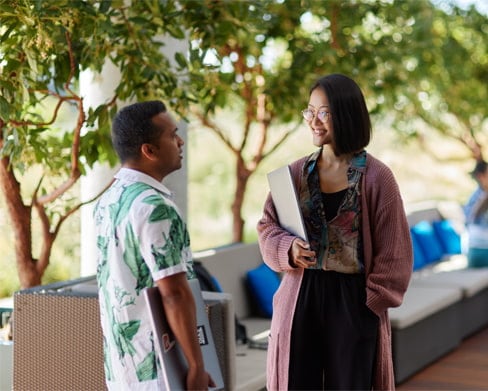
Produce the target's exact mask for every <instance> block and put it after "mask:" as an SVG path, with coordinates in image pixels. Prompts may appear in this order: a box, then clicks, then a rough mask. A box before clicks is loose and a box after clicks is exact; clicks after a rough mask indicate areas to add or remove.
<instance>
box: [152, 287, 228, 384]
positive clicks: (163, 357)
mask: <svg viewBox="0 0 488 391" xmlns="http://www.w3.org/2000/svg"><path fill="white" fill-rule="evenodd" d="M188 283H189V285H190V288H191V291H192V293H193V297H194V299H195V305H196V311H197V313H196V315H197V332H198V339H199V341H200V348H201V349H202V354H203V360H204V363H205V369H206V371H207V372H208V373H209V374H210V376H211V377H212V379H213V380H214V382H215V384H216V387H215V388H211V390H223V389H224V380H223V377H222V371H221V369H220V364H219V359H218V357H217V352H216V350H215V344H214V340H213V336H212V330H211V329H210V322H209V320H208V315H207V311H206V308H205V302H204V301H203V297H202V292H201V289H200V284H199V282H198V279H196V278H195V279H192V280H189V281H188ZM144 296H145V300H146V304H147V307H148V309H149V319H150V321H151V327H152V330H153V333H154V338H155V341H154V342H155V344H156V352H157V354H158V357H159V361H160V362H161V367H162V371H163V377H164V382H165V385H166V389H167V390H184V389H185V376H186V373H187V369H188V365H187V362H186V359H185V357H184V355H183V352H182V350H181V348H180V346H179V344H178V342H177V341H176V339H175V337H174V335H173V332H172V331H171V328H170V327H169V324H168V322H167V320H166V317H165V315H164V311H163V304H162V300H161V294H160V292H159V288H158V287H152V288H146V289H144Z"/></svg>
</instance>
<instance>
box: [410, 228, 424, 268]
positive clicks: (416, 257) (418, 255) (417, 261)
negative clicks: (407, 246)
mask: <svg viewBox="0 0 488 391" xmlns="http://www.w3.org/2000/svg"><path fill="white" fill-rule="evenodd" d="M411 237H412V246H413V270H418V269H421V268H423V267H424V266H425V264H426V261H425V255H424V252H423V250H422V248H421V247H420V244H419V242H418V241H417V238H416V236H415V235H414V234H411Z"/></svg>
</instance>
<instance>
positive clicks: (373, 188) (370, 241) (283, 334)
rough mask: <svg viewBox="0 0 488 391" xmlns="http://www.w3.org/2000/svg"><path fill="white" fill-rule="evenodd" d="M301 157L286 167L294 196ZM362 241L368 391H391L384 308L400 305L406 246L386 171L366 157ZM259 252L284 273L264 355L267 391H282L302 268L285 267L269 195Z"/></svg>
mask: <svg viewBox="0 0 488 391" xmlns="http://www.w3.org/2000/svg"><path fill="white" fill-rule="evenodd" d="M306 160H307V157H304V158H302V159H300V160H297V161H295V162H294V163H292V164H291V165H290V166H291V172H292V176H293V179H294V183H295V186H296V187H297V189H298V190H299V186H300V176H301V174H302V170H303V166H304V163H305V162H306ZM360 197H361V208H362V209H361V211H362V238H363V250H364V263H365V273H366V305H367V306H368V308H370V309H371V310H372V311H373V312H374V313H375V314H376V315H378V317H379V330H378V346H377V355H376V357H377V360H376V365H375V377H374V384H373V389H374V390H394V389H395V380H394V374H393V359H392V352H391V329H390V321H389V318H388V308H389V307H397V306H399V305H400V304H401V303H402V300H403V295H404V293H405V291H406V289H407V287H408V284H409V281H410V277H411V273H412V262H413V255H412V243H411V239H410V231H409V227H408V223H407V219H406V216H405V212H404V208H403V202H402V199H401V195H400V191H399V188H398V185H397V182H396V181H395V178H394V176H393V174H392V172H391V170H390V169H389V168H388V167H387V166H386V165H385V164H383V163H382V162H380V161H379V160H378V159H376V158H374V157H373V156H372V155H370V154H368V155H367V158H366V170H365V173H364V175H363V177H362V186H361V195H360ZM257 229H258V234H259V246H260V250H261V254H262V256H263V259H264V261H265V263H266V264H267V265H268V266H269V267H270V268H271V269H273V270H275V271H277V272H284V273H283V278H282V282H281V284H280V287H279V288H278V291H277V292H276V293H275V295H274V297H273V317H272V320H271V331H270V337H269V345H268V353H267V369H266V375H267V389H268V391H282V390H287V389H288V367H289V361H290V336H291V328H292V321H293V315H294V313H295V306H296V302H297V297H298V292H299V290H300V285H301V281H302V277H303V269H302V268H293V267H291V266H290V264H289V257H288V252H289V250H290V247H291V244H292V241H293V240H294V238H295V237H294V236H292V235H291V234H289V233H288V232H287V231H285V230H283V229H282V228H281V227H280V226H279V224H278V218H277V216H276V211H275V208H274V205H273V201H272V198H271V196H270V195H268V198H267V199H266V202H265V205H264V212H263V216H262V218H261V220H260V221H259V222H258V224H257Z"/></svg>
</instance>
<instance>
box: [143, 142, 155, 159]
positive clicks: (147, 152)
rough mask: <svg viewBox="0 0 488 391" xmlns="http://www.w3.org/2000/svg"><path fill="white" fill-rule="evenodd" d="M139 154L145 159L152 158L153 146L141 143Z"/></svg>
mask: <svg viewBox="0 0 488 391" xmlns="http://www.w3.org/2000/svg"><path fill="white" fill-rule="evenodd" d="M141 154H142V156H143V157H145V158H146V159H149V160H152V159H154V146H153V145H151V144H142V145H141Z"/></svg>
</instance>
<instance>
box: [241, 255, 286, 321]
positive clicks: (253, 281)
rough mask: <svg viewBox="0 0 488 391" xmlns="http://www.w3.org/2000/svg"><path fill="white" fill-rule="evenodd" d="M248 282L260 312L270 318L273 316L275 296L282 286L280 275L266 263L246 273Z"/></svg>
mask: <svg viewBox="0 0 488 391" xmlns="http://www.w3.org/2000/svg"><path fill="white" fill-rule="evenodd" d="M246 280H247V284H248V286H249V289H250V291H251V294H252V296H253V297H254V299H255V300H256V304H257V306H258V309H259V311H260V312H261V313H262V314H263V316H266V317H268V318H271V315H272V314H273V295H274V294H275V292H276V290H277V289H278V286H279V285H280V278H279V276H278V273H276V272H274V271H273V270H271V269H270V268H269V267H268V265H266V264H265V263H263V264H261V265H260V266H258V267H257V268H255V269H252V270H249V271H248V272H247V273H246Z"/></svg>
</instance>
